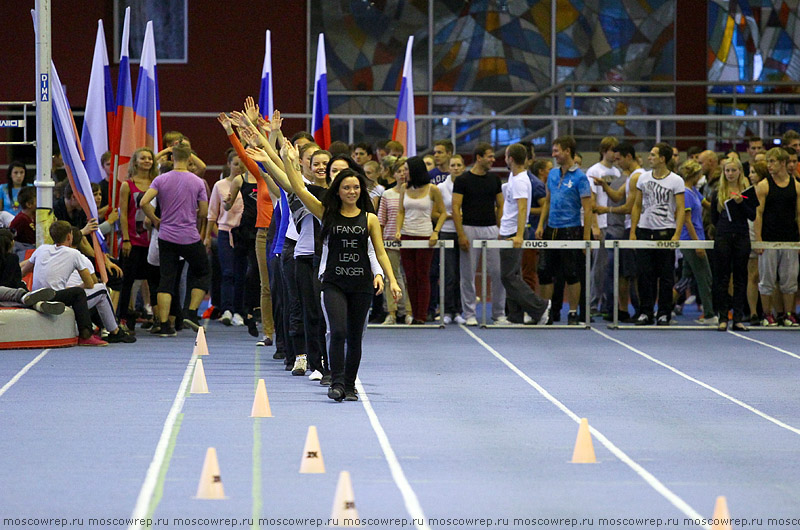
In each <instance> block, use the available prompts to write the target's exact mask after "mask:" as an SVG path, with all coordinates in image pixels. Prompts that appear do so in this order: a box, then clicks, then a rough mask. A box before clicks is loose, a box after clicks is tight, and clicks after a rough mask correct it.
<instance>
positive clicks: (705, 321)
mask: <svg viewBox="0 0 800 530" xmlns="http://www.w3.org/2000/svg"><path fill="white" fill-rule="evenodd" d="M695 322H697V323H698V324H701V325H703V326H717V325H719V317H718V316H716V315H714V316H713V317H706V318H698V319H697V320H695Z"/></svg>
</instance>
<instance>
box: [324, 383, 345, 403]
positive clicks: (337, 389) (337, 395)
mask: <svg viewBox="0 0 800 530" xmlns="http://www.w3.org/2000/svg"><path fill="white" fill-rule="evenodd" d="M328 397H329V398H330V399H332V400H334V401H341V400H343V399H344V388H342V386H341V385H332V386H331V387H330V388H329V389H328Z"/></svg>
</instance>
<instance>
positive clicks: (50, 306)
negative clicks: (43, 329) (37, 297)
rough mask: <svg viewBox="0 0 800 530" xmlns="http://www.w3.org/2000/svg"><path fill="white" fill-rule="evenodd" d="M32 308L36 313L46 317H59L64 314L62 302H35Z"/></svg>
mask: <svg viewBox="0 0 800 530" xmlns="http://www.w3.org/2000/svg"><path fill="white" fill-rule="evenodd" d="M34 308H36V310H37V311H38V312H40V313H44V314H46V315H60V314H62V313H63V312H64V309H65V306H64V302H51V301H49V300H48V301H44V302H36V305H35V306H34Z"/></svg>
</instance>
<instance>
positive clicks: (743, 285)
mask: <svg viewBox="0 0 800 530" xmlns="http://www.w3.org/2000/svg"><path fill="white" fill-rule="evenodd" d="M748 259H750V238H749V237H748V236H747V235H746V234H745V235H742V234H717V237H716V239H715V240H714V254H713V260H712V263H713V265H714V308H715V309H716V310H717V312H718V313H719V320H720V321H725V322H727V321H728V308H732V309H733V322H734V323H738V322H742V321H744V315H745V313H744V306H745V303H746V302H747V260H748ZM731 274H733V303H732V304H731V299H730V297H729V296H728V285H729V283H728V282H729V281H730V277H731Z"/></svg>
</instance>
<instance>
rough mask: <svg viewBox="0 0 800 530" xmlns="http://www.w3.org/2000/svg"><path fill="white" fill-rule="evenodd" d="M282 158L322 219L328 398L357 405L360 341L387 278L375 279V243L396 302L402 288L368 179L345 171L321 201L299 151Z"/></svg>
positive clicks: (299, 190) (307, 202) (305, 201)
mask: <svg viewBox="0 0 800 530" xmlns="http://www.w3.org/2000/svg"><path fill="white" fill-rule="evenodd" d="M281 157H282V158H283V160H284V166H285V168H286V173H287V176H288V177H289V180H290V181H291V184H292V187H293V188H294V192H295V193H296V194H297V196H298V198H300V200H301V201H303V204H304V205H305V206H306V208H308V210H309V211H310V212H311V213H312V214H313V215H314V216H315V217H317V218H318V219H320V220H321V221H322V234H321V235H322V240H323V241H324V248H323V254H322V263H321V264H320V276H321V279H322V309H323V312H324V313H325V321H326V322H327V324H328V331H329V332H330V346H329V351H328V356H329V358H330V369H331V386H330V388H329V389H328V397H329V398H331V399H333V400H336V401H342V400H343V399H345V400H347V401H358V394H357V393H356V390H355V383H356V377H357V375H358V367H359V364H360V363H361V341H362V338H363V335H364V329H365V327H366V322H367V315H368V313H369V308H370V305H371V303H372V296H373V289H377V292H378V294H380V293H381V292H382V291H383V277H382V276H381V275H380V274H378V275H375V276H374V277H373V276H372V270H371V268H370V262H369V257H368V255H367V249H368V245H369V241H370V240H371V241H372V244H373V246H374V247H375V253H376V255H377V258H378V261H379V262H380V264H381V267H382V268H383V270H384V274H386V275H387V276H388V277H389V286H390V289H391V292H392V295H393V296H394V297H395V299H397V298H398V296H399V295H400V287H399V286H398V285H397V280H396V279H395V277H394V274H393V272H392V267H391V264H390V263H389V258H388V257H387V256H386V251H385V250H384V248H383V239H382V237H381V228H380V224H379V223H378V218H377V216H376V215H375V214H374V213H373V212H372V202H371V201H370V199H369V192H368V191H367V183H366V180H365V178H364V176H363V175H361V174H360V173H358V172H356V171H354V170H352V169H345V170H342V171H340V172H339V174H338V175H336V178H335V179H334V180H333V182H332V183H331V185H330V187H329V188H328V191H327V192H326V193H325V195H324V196H323V197H322V201H319V200H318V199H317V198H316V197H314V196H313V195H312V194H311V193H310V192H309V191H308V190H307V189H306V187H305V184H304V183H303V179H302V178H301V177H300V174H299V173H298V172H297V170H296V169H295V163H296V162H297V158H298V155H297V150H296V149H295V148H294V146H292V144H291V143H290V142H289V141H286V143H285V144H284V146H283V149H281ZM345 343H347V355H346V356H345Z"/></svg>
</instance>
